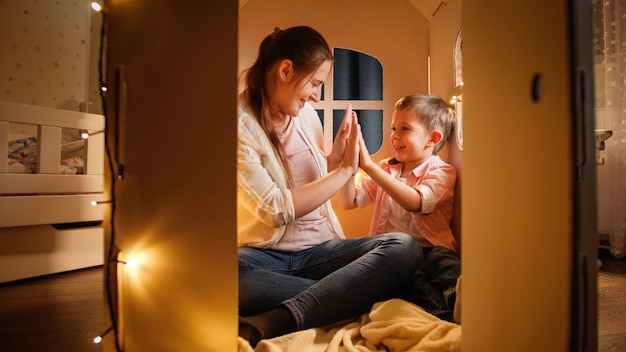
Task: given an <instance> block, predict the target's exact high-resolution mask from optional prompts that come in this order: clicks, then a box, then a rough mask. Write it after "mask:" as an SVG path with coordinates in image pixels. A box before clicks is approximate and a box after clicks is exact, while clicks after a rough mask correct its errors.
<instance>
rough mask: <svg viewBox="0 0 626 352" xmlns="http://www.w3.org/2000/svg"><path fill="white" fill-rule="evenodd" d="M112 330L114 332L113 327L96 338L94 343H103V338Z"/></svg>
mask: <svg viewBox="0 0 626 352" xmlns="http://www.w3.org/2000/svg"><path fill="white" fill-rule="evenodd" d="M111 330H113V327H112V326H110V327H109V328H108V329H106V330H105V331H104V332H103V333H102V334H100V335H98V336H96V337H94V338H93V343H100V342H102V338H103V337H104V336H106V334H108V333H109V332H111Z"/></svg>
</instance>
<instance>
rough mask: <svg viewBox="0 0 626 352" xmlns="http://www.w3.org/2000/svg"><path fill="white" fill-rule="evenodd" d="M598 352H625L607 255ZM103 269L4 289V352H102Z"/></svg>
mask: <svg viewBox="0 0 626 352" xmlns="http://www.w3.org/2000/svg"><path fill="white" fill-rule="evenodd" d="M600 258H601V259H603V265H602V267H601V269H600V273H599V275H598V288H599V289H598V325H599V334H598V341H599V342H598V351H600V352H604V351H626V258H622V259H614V258H612V257H610V256H608V255H607V253H606V252H604V251H603V250H602V251H601V252H600ZM103 292H104V287H103V279H102V268H99V267H98V268H91V269H85V270H79V271H74V272H68V273H63V274H58V275H53V276H49V277H43V278H38V279H32V280H25V281H18V282H13V283H9V284H0V351H2V352H31V351H33V352H39V351H42V352H43V351H45V352H57V351H58V352H102V347H101V345H96V344H94V343H93V338H94V337H95V336H97V335H98V334H100V333H101V332H102V325H103V323H102V321H103V314H104V309H103V308H104V304H103V299H104V294H103Z"/></svg>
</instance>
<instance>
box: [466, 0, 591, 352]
mask: <svg viewBox="0 0 626 352" xmlns="http://www.w3.org/2000/svg"><path fill="white" fill-rule="evenodd" d="M567 14H568V9H567V7H566V4H565V2H552V1H549V2H545V1H541V0H535V1H525V2H475V1H465V2H464V3H463V6H462V18H463V45H464V46H463V70H464V81H465V87H464V93H463V95H464V110H465V120H464V121H465V124H464V135H465V138H464V148H463V169H464V178H463V205H462V212H463V223H462V227H463V236H464V241H463V290H462V292H463V295H462V302H463V304H462V306H463V312H462V316H463V318H462V321H463V345H462V349H463V351H568V350H570V346H569V344H568V342H569V338H570V336H569V330H570V320H571V319H572V318H571V311H570V310H571V297H572V293H571V291H572V286H571V278H572V248H573V245H572V234H573V233H574V232H573V222H574V220H573V217H572V207H573V204H574V200H573V196H572V190H573V178H574V168H573V167H572V159H573V158H572V150H573V149H572V131H573V127H572V115H571V110H570V106H571V99H572V98H571V96H570V89H571V88H570V84H571V82H570V78H569V65H568V63H569V46H568V40H569V38H568V36H569V28H568V18H567ZM536 73H540V74H541V76H542V78H543V94H542V98H541V100H539V101H537V102H535V101H533V99H532V97H531V86H532V85H531V83H532V80H533V77H534V75H535V74H536ZM590 319H592V318H590Z"/></svg>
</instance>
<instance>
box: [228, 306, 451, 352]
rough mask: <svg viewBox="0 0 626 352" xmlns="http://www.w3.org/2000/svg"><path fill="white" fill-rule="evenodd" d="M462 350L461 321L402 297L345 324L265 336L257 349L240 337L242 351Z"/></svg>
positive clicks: (375, 307)
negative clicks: (426, 309) (277, 335)
mask: <svg viewBox="0 0 626 352" xmlns="http://www.w3.org/2000/svg"><path fill="white" fill-rule="evenodd" d="M460 350H461V326H460V325H458V324H454V323H450V322H447V321H445V320H441V319H439V318H437V317H435V316H434V315H431V314H429V313H427V312H425V311H424V310H423V309H422V308H420V307H419V306H416V305H414V304H412V303H409V302H406V301H403V300H401V299H391V300H388V301H384V302H380V303H376V304H375V305H374V306H373V307H372V310H371V311H370V312H369V314H364V315H363V316H361V319H360V320H359V321H356V322H352V323H348V324H346V325H344V326H342V327H338V328H332V329H328V330H327V329H322V328H312V329H308V330H302V331H298V332H294V333H291V334H288V335H283V336H279V337H276V338H273V339H269V340H262V341H261V342H259V344H258V345H257V346H256V348H255V349H253V348H252V347H251V346H250V344H249V343H248V342H247V341H245V340H243V339H241V338H239V352H293V351H295V352H369V351H397V352H404V351H424V352H429V351H433V352H440V351H449V352H453V351H460Z"/></svg>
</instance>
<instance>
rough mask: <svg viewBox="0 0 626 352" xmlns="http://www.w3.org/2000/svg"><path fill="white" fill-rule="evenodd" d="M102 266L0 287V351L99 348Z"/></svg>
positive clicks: (51, 351) (86, 350) (53, 351)
mask: <svg viewBox="0 0 626 352" xmlns="http://www.w3.org/2000/svg"><path fill="white" fill-rule="evenodd" d="M103 287H104V286H103V280H102V269H101V268H90V269H84V270H79V271H73V272H67V273H62V274H56V275H51V276H46V277H40V278H35V279H31V280H22V281H16V282H13V283H9V284H3V285H2V286H0V351H2V352H18V351H19V352H30V351H33V352H39V351H42V352H44V351H45V352H57V351H58V352H73V351H76V352H101V351H102V346H101V345H98V344H94V343H93V338H94V337H95V336H97V335H99V334H100V333H101V332H102V325H103V310H104V305H103V297H104V288H103Z"/></svg>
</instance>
